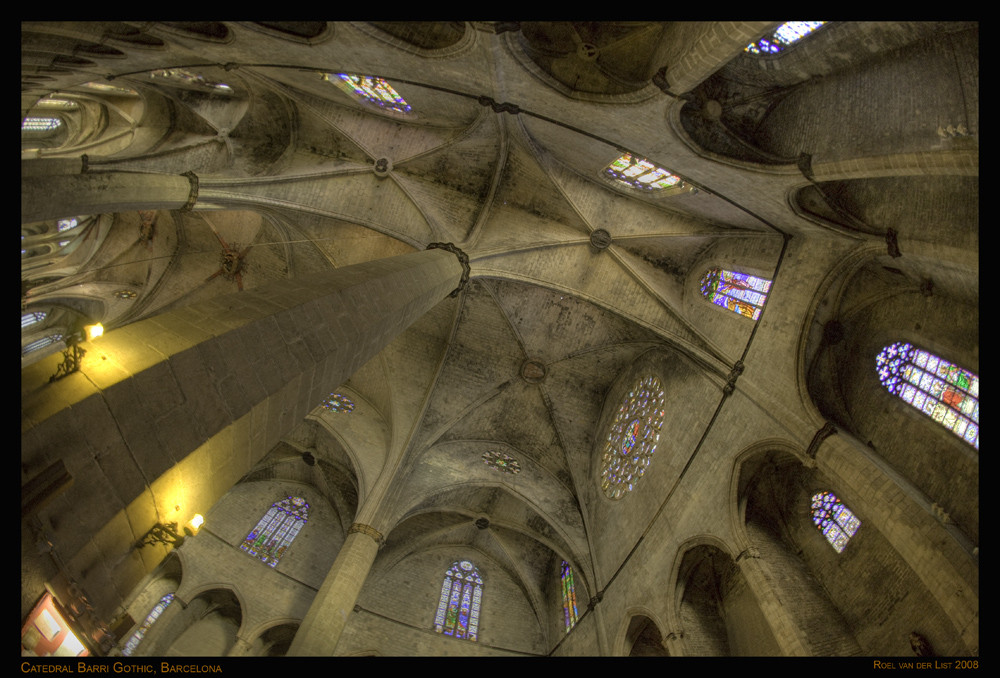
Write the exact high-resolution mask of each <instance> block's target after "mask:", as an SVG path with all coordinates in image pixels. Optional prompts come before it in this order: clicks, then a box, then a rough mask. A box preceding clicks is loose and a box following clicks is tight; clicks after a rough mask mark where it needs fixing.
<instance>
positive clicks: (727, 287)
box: [701, 268, 771, 320]
mask: <svg viewBox="0 0 1000 678" xmlns="http://www.w3.org/2000/svg"><path fill="white" fill-rule="evenodd" d="M770 291H771V281H770V280H767V279H766V278H758V277H757V276H755V275H749V274H747V273H739V272H737V271H727V270H726V269H724V268H713V269H710V270H709V271H707V272H706V273H705V275H704V276H702V278H701V293H702V295H704V296H705V298H706V299H708V300H709V301H711V302H712V303H713V304H716V305H718V306H722V307H723V308H728V309H729V310H730V311H733V312H734V313H738V314H739V315H742V316H745V317H747V318H752V319H753V320H757V319H758V318H760V312H761V309H763V308H764V302H765V301H767V295H768V292H770Z"/></svg>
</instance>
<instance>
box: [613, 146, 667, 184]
mask: <svg viewBox="0 0 1000 678" xmlns="http://www.w3.org/2000/svg"><path fill="white" fill-rule="evenodd" d="M604 172H605V174H607V175H608V176H610V177H611V178H613V179H616V180H618V181H620V182H622V183H623V184H625V185H627V186H631V187H632V188H638V189H642V190H644V191H655V190H659V189H664V188H670V187H671V186H676V185H677V184H679V183H680V181H681V178H680V177H679V176H677V175H676V174H673V173H671V172H670V171H669V170H665V169H663V168H662V167H657V166H656V165H654V164H653V163H651V162H649V161H648V160H646V159H645V158H640V157H638V156H635V155H632V154H631V153H625V154H624V155H622V156H621V157H620V158H618V159H617V160H615V161H614V162H612V163H611V164H610V165H608V166H607V167H605V168H604Z"/></svg>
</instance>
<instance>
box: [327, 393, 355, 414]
mask: <svg viewBox="0 0 1000 678" xmlns="http://www.w3.org/2000/svg"><path fill="white" fill-rule="evenodd" d="M323 407H325V408H326V409H328V410H330V411H331V412H353V411H354V402H353V401H351V399H350V398H348V397H347V396H345V395H344V394H343V393H331V394H330V395H329V397H328V398H327V399H326V400H324V401H323Z"/></svg>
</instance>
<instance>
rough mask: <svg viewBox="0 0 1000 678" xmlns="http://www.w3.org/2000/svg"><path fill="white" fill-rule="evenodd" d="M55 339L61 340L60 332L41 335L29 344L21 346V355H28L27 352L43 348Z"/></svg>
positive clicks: (55, 340) (54, 341)
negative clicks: (45, 335)
mask: <svg viewBox="0 0 1000 678" xmlns="http://www.w3.org/2000/svg"><path fill="white" fill-rule="evenodd" d="M57 341H62V335H61V334H50V335H49V336H47V337H42V338H41V339H36V340H35V341H33V342H31V343H30V344H27V345H25V346H23V347H21V355H22V356H25V355H28V354H29V353H33V352H35V351H38V350H40V349H43V348H45V347H46V346H51V345H52V344H54V343H56V342H57Z"/></svg>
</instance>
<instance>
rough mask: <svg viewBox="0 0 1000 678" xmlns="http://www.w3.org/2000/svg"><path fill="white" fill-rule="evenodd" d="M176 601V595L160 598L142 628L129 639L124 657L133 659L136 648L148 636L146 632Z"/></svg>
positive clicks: (170, 594) (123, 650) (171, 594)
mask: <svg viewBox="0 0 1000 678" xmlns="http://www.w3.org/2000/svg"><path fill="white" fill-rule="evenodd" d="M173 601H174V594H173V593H168V594H167V595H165V596H163V597H162V598H160V600H159V601H158V602H157V603H156V605H154V606H153V609H152V610H150V611H149V614H148V615H146V619H145V620H143V622H142V626H140V627H139V628H137V629H136V630H135V633H133V634H132V637H131V638H129V639H128V642H127V643H125V647H124V648H122V656H123V657H131V656H132V653H133V652H135V650H136V648H137V647H139V643H140V642H142V639H143V637H145V635H146V631H148V630H149V628H150V627H151V626H152V625H153V623H154V622H155V621H156V620H157V619H159V618H160V615H161V614H163V612H164V610H166V609H167V606H168V605H170V603H172V602H173Z"/></svg>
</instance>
